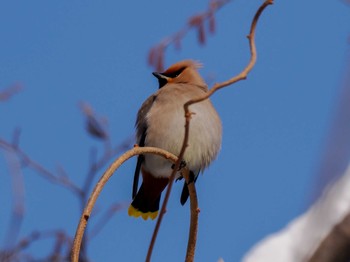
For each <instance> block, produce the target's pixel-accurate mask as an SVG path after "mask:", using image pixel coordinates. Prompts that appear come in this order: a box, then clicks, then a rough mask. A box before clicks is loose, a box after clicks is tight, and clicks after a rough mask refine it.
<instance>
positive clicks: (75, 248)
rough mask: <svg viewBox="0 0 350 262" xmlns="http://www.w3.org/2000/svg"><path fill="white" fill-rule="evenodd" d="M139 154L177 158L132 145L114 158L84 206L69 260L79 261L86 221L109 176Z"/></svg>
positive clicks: (164, 152) (157, 150) (156, 150)
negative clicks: (132, 146)
mask: <svg viewBox="0 0 350 262" xmlns="http://www.w3.org/2000/svg"><path fill="white" fill-rule="evenodd" d="M139 154H157V155H160V156H163V157H165V158H166V159H169V160H170V161H172V162H175V161H176V160H177V157H176V156H175V155H173V154H171V153H169V152H167V151H165V150H162V149H159V148H154V147H134V148H133V149H131V150H129V151H127V152H126V153H124V154H123V155H122V156H120V157H119V158H118V159H116V160H115V161H114V162H113V163H112V164H111V165H110V166H109V168H108V169H107V170H106V172H105V173H104V174H103V175H102V177H101V178H100V180H99V181H98V183H97V184H96V186H95V188H94V190H93V191H92V193H91V195H90V198H89V200H88V202H87V204H86V207H85V209H84V212H83V214H82V216H81V218H80V222H79V225H78V227H77V230H76V233H75V238H74V242H73V247H72V252H71V260H72V261H73V262H78V261H79V253H80V247H81V242H82V239H83V236H84V232H85V228H86V226H87V222H88V220H89V218H90V215H91V212H92V209H93V208H94V206H95V203H96V200H97V198H98V196H99V195H100V193H101V191H102V189H103V187H104V186H105V184H106V183H107V181H108V180H109V178H110V177H111V176H112V175H113V173H114V172H115V171H116V170H117V169H118V168H119V167H120V166H121V165H122V164H123V163H124V162H125V161H127V160H128V159H129V158H131V157H133V156H136V155H139Z"/></svg>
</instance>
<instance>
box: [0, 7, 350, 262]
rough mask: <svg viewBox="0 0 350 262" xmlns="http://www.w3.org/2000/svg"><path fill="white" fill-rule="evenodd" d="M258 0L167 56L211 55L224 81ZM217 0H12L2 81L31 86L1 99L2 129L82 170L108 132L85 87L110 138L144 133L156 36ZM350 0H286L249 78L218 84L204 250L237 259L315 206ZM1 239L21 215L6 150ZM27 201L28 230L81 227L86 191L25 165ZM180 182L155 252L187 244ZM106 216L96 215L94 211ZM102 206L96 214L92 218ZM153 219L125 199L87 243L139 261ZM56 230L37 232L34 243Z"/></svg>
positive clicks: (5, 11) (180, 251) (0, 28)
mask: <svg viewBox="0 0 350 262" xmlns="http://www.w3.org/2000/svg"><path fill="white" fill-rule="evenodd" d="M260 3H261V1H248V2H247V1H243V0H237V1H232V2H230V3H229V4H227V5H226V6H224V7H223V8H222V9H221V10H220V11H219V12H218V13H217V14H216V33H215V34H214V35H212V36H210V37H208V39H207V43H206V45H204V46H200V45H198V43H197V39H196V33H195V32H191V33H189V34H188V35H187V37H186V38H185V39H184V41H183V43H182V49H181V50H180V51H178V50H175V49H174V48H172V47H170V48H169V49H168V51H167V53H166V65H167V66H168V65H170V64H172V63H174V62H176V61H179V60H182V59H184V58H192V59H195V60H199V61H201V62H202V63H203V64H204V68H203V69H202V70H201V74H202V75H203V76H204V77H205V78H206V79H214V81H223V80H226V79H227V78H229V77H231V76H233V75H234V74H236V73H238V72H240V70H241V69H242V68H243V67H244V66H245V65H246V63H247V61H248V59H249V49H248V44H247V40H246V37H245V36H246V35H247V33H248V32H249V25H250V22H251V18H252V16H253V15H254V13H255V11H256V9H257V7H258V6H259V4H260ZM207 5H208V2H207V1H202V2H198V1H168V2H164V1H160V0H157V1H147V2H140V3H135V2H132V1H130V2H129V1H122V2H117V1H99V2H97V1H91V0H88V1H73V2H72V1H66V0H62V1H56V2H52V1H50V2H48V1H43V0H38V1H23V0H22V1H20V0H18V1H2V4H1V6H2V7H1V9H0V34H1V39H2V40H1V42H0V57H1V59H0V90H2V89H5V88H6V87H8V86H11V85H12V84H14V83H20V84H21V85H22V86H23V90H22V92H21V93H20V94H18V95H16V96H15V97H13V98H12V99H11V100H10V101H8V102H6V103H0V120H1V121H0V137H1V138H2V139H6V140H10V139H11V135H12V133H13V130H14V129H15V127H20V128H21V130H22V133H21V143H20V144H21V147H22V149H23V150H24V151H25V152H27V153H28V154H29V155H30V156H31V157H32V158H33V159H35V160H36V161H38V162H40V163H41V164H42V165H43V166H45V167H46V168H48V169H50V170H52V171H53V172H55V170H57V167H59V166H62V167H64V169H65V170H66V171H67V173H68V174H69V176H70V178H71V179H72V180H73V181H74V182H76V183H77V184H81V183H82V181H83V178H84V177H85V175H86V173H87V168H88V159H89V150H90V148H91V147H92V146H96V147H98V148H99V150H100V151H99V152H101V150H102V148H103V147H102V146H101V144H100V142H98V141H96V140H94V139H91V137H89V136H88V135H87V134H86V132H85V130H84V119H83V117H82V114H81V112H80V109H79V108H78V103H79V102H80V101H86V102H88V103H90V104H91V105H92V106H93V107H94V109H95V111H96V112H98V114H100V115H102V116H105V117H107V118H108V123H109V130H110V133H111V136H112V141H113V144H118V143H121V142H122V141H124V140H125V139H127V138H129V137H130V136H132V135H133V133H134V128H133V126H134V121H135V115H136V113H137V110H138V108H139V107H140V105H141V103H142V102H143V101H144V100H145V99H146V98H147V97H148V96H149V95H150V94H151V93H153V92H154V91H155V90H156V89H157V80H156V79H155V78H154V77H153V76H152V75H151V72H152V71H153V69H152V68H150V67H149V66H148V65H147V54H148V51H149V49H150V48H151V47H152V46H153V45H155V44H156V43H158V42H159V41H160V40H161V39H163V38H164V37H165V36H168V35H170V34H172V33H174V32H176V31H177V30H179V29H180V28H181V27H182V26H183V25H184V24H185V23H186V21H187V19H188V18H189V17H190V16H191V15H193V14H196V13H198V12H200V11H203V10H206V8H207ZM349 11H350V10H349V6H348V5H346V4H345V3H344V2H342V1H333V2H326V1H301V0H298V1H276V2H275V4H274V5H273V6H271V7H269V8H268V10H266V12H265V13H264V14H263V16H262V19H261V22H260V24H259V25H258V30H257V48H258V62H257V64H256V66H255V68H254V69H253V71H252V73H251V74H250V75H249V77H248V79H247V80H246V81H243V82H240V83H238V84H236V85H235V86H232V87H229V88H227V89H224V90H222V91H220V92H219V93H217V94H215V95H214V96H213V98H212V101H213V103H214V105H215V106H216V108H217V111H218V112H219V114H220V116H221V118H222V122H223V128H224V134H223V146H222V150H221V152H220V155H219V157H218V159H217V160H216V161H215V163H213V164H212V165H211V166H210V168H209V169H208V170H206V172H205V173H204V175H203V176H202V177H200V179H199V180H198V183H197V190H198V195H199V204H200V208H201V213H200V221H199V236H198V247H197V253H196V259H197V260H198V261H216V260H217V259H218V258H220V257H222V258H223V259H224V260H225V261H239V259H240V258H241V257H242V255H243V254H244V253H245V252H247V250H248V249H249V248H250V247H251V246H252V245H253V244H254V243H256V242H257V241H258V240H260V239H261V238H262V237H264V236H266V235H267V234H269V233H272V232H274V231H276V230H279V229H280V228H281V227H283V226H284V225H285V224H286V223H288V221H290V220H291V219H292V218H294V217H295V216H297V215H299V214H301V213H302V212H303V211H304V210H305V209H306V208H307V206H308V204H309V200H310V197H311V195H312V194H313V192H314V190H315V186H314V185H315V181H316V180H317V177H316V176H317V167H318V166H319V161H320V159H321V157H322V155H323V150H324V147H325V139H326V136H327V132H328V130H329V124H330V123H331V119H332V116H333V112H335V108H336V105H337V96H338V94H339V93H340V88H341V86H342V83H343V82H342V80H343V79H344V76H345V70H344V68H345V66H346V63H347V62H348V58H349V54H348V49H349V48H348V47H349V44H348V43H349V42H348V41H349V32H350V31H349V26H348V25H349V24H350V16H349ZM134 165H135V159H132V160H130V161H128V162H127V163H126V164H125V165H124V166H123V167H122V168H121V169H120V170H119V171H118V172H117V173H116V174H115V176H114V177H113V178H112V179H111V180H110V182H109V184H108V185H107V187H106V188H105V190H104V191H103V194H102V195H101V198H100V199H99V201H98V207H99V208H100V209H102V210H103V208H107V207H108V206H109V205H110V204H111V203H115V202H120V203H124V202H128V201H130V196H131V188H132V176H133V171H134ZM0 174H1V176H0V181H1V183H0V205H1V207H2V208H1V211H0V214H1V215H0V240H1V241H2V242H0V244H2V245H4V241H3V239H4V235H5V232H6V228H7V226H8V222H9V219H10V210H11V180H10V178H9V172H8V168H7V164H6V161H5V160H4V158H3V157H1V158H0ZM23 175H24V177H25V192H26V195H25V203H26V214H25V218H24V222H23V227H22V229H21V234H20V235H21V236H25V235H28V234H29V233H30V232H32V231H33V230H38V229H39V230H48V229H56V228H62V229H65V230H66V231H67V232H68V234H69V235H71V236H73V235H74V232H75V227H76V225H77V222H78V219H79V215H80V214H79V205H78V201H76V199H75V198H74V197H73V196H72V194H70V192H68V191H67V190H65V189H62V188H61V187H59V186H56V185H52V184H50V183H49V182H47V181H46V180H44V179H43V178H41V177H40V176H38V175H37V174H36V173H35V172H33V171H30V170H27V169H25V170H24V171H23ZM181 189H182V185H179V184H177V185H175V188H174V190H173V194H172V196H171V199H170V203H169V207H168V212H167V214H166V216H165V219H164V221H163V225H162V227H161V231H160V234H159V237H158V240H157V243H156V246H155V251H154V255H153V258H154V260H153V261H164V258H166V260H167V261H181V260H183V258H184V255H185V249H186V245H187V232H188V221H189V219H188V218H189V210H188V209H189V208H188V205H186V206H185V207H181V206H180V204H179V196H180V193H181ZM95 221H96V220H95ZM95 221H94V217H92V218H91V220H90V223H92V224H93V223H94V222H95ZM154 225H155V222H150V221H147V222H144V221H143V220H141V219H138V220H136V219H134V218H130V217H128V216H127V211H126V210H122V211H120V212H119V213H117V214H116V216H115V217H113V219H112V220H111V221H110V222H109V223H108V224H107V225H105V227H104V230H103V231H102V232H101V233H100V234H99V235H98V236H97V237H96V238H94V239H92V240H91V243H90V244H89V256H90V257H91V259H92V260H93V261H115V260H116V259H120V260H122V261H142V260H144V258H145V255H146V251H147V248H148V244H149V240H150V238H151V233H152V231H153V228H154ZM50 250H51V243H50V241H39V242H37V243H34V244H33V245H32V246H31V247H30V249H28V251H29V252H30V253H32V254H35V256H37V257H43V256H45V254H47V253H48V252H50Z"/></svg>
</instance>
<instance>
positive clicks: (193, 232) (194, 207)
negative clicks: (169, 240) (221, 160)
mask: <svg viewBox="0 0 350 262" xmlns="http://www.w3.org/2000/svg"><path fill="white" fill-rule="evenodd" d="M272 4H273V0H266V1H265V2H264V3H263V4H262V5H261V6H260V7H259V9H258V11H257V12H256V14H255V16H254V18H253V21H252V24H251V27H250V32H249V35H248V39H249V46H250V53H251V57H250V60H249V63H248V65H247V66H246V67H245V68H244V70H243V71H242V72H241V73H240V74H238V75H237V76H235V77H233V78H231V79H229V80H227V81H225V82H222V83H217V84H215V85H214V86H213V87H212V88H211V89H210V90H209V92H208V93H206V94H205V95H204V96H202V97H198V98H196V99H192V100H190V101H188V102H186V103H185V104H184V110H185V118H186V124H185V135H184V139H183V143H182V148H181V151H180V154H179V156H178V159H177V161H176V163H175V168H174V170H173V172H172V174H171V176H170V179H169V185H168V188H167V191H166V195H165V198H164V201H163V204H162V208H161V212H160V213H159V217H158V220H157V224H156V227H155V229H154V232H153V236H152V240H151V243H150V247H149V249H148V253H147V257H146V261H147V262H149V261H150V259H151V255H152V251H153V247H154V243H155V240H156V238H157V234H158V230H159V227H160V223H161V221H162V218H163V215H164V213H165V210H166V205H167V202H168V199H169V195H170V191H171V188H172V184H173V182H174V179H175V175H176V170H178V168H179V166H180V163H181V161H182V159H183V156H184V154H185V150H186V148H187V146H188V138H189V131H190V121H191V115H192V113H191V112H190V110H189V106H190V105H192V104H195V103H199V102H201V101H204V100H205V99H208V98H209V97H210V96H211V95H213V94H214V93H215V92H216V91H217V90H219V89H221V88H223V87H226V86H229V85H232V84H234V83H236V82H238V81H240V80H244V79H246V78H247V75H248V73H249V72H250V71H251V70H252V69H253V67H254V65H255V62H256V58H257V53H256V46H255V31H256V26H257V23H258V20H259V18H260V15H261V14H262V12H263V11H264V10H265V8H266V7H267V6H269V5H272ZM185 179H186V178H185ZM190 186H191V187H190ZM189 190H190V193H191V191H192V194H195V187H194V183H191V184H190V185H189ZM190 197H191V195H190ZM190 200H191V227H190V237H189V243H188V246H187V248H188V249H187V254H186V261H187V262H192V261H194V254H195V248H196V240H197V231H198V230H197V226H198V204H197V203H192V200H194V201H195V202H197V198H196V197H195V198H194V195H192V198H190ZM192 219H194V220H197V221H193V220H192ZM193 227H196V228H193ZM190 242H191V243H190Z"/></svg>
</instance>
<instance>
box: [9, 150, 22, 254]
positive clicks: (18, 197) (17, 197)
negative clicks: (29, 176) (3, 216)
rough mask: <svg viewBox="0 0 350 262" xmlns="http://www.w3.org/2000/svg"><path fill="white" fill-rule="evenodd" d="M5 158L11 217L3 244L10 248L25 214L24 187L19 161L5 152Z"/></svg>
mask: <svg viewBox="0 0 350 262" xmlns="http://www.w3.org/2000/svg"><path fill="white" fill-rule="evenodd" d="M5 158H6V159H7V162H8V168H9V173H10V176H11V180H12V192H13V204H12V215H11V219H10V223H9V226H8V227H7V233H6V238H5V242H6V245H7V246H8V247H10V248H12V245H13V244H14V243H15V242H16V240H17V237H18V235H19V232H20V229H21V225H22V222H23V217H24V212H25V197H24V196H25V186H24V181H23V174H22V170H21V166H20V163H19V159H18V158H17V156H16V154H15V152H14V151H12V152H10V151H6V152H5Z"/></svg>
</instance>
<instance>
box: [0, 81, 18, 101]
mask: <svg viewBox="0 0 350 262" xmlns="http://www.w3.org/2000/svg"><path fill="white" fill-rule="evenodd" d="M21 90H22V85H20V84H14V85H12V86H10V87H8V88H6V89H5V90H3V91H0V102H4V101H6V100H9V99H10V98H11V97H12V96H14V95H15V94H17V93H18V92H20V91H21Z"/></svg>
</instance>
